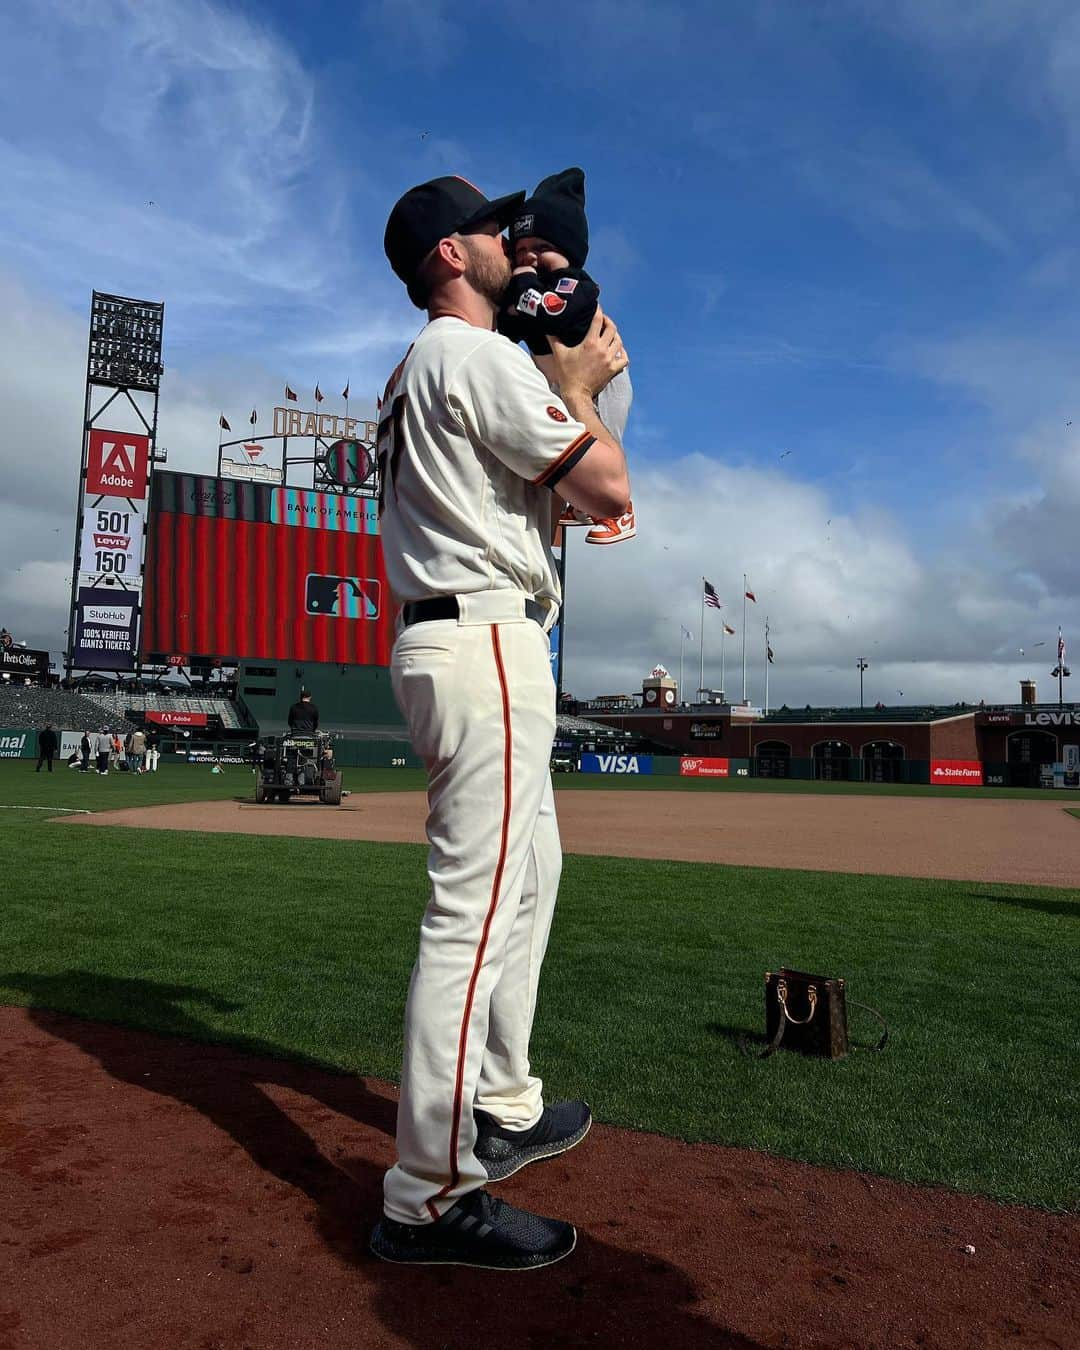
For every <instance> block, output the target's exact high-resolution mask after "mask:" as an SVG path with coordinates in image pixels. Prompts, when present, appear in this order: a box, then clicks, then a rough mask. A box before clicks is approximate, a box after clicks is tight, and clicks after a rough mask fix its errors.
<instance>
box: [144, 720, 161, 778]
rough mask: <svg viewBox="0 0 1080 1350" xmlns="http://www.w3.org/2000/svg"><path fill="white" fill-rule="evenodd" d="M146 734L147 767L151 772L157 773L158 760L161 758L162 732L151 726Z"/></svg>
mask: <svg viewBox="0 0 1080 1350" xmlns="http://www.w3.org/2000/svg"><path fill="white" fill-rule="evenodd" d="M145 735H146V767H147V769H149V771H150V772H151V773H157V766H158V760H159V759H160V758H161V733H160V732H159V731H158V730H157V729H156V728H154V727H151V728H150V730H149V731H147V732H146V733H145Z"/></svg>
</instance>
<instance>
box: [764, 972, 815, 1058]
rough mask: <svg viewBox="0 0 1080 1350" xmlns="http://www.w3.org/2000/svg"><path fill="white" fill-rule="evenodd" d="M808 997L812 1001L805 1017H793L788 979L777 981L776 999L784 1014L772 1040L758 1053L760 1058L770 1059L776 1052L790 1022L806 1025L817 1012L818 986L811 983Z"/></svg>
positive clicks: (796, 1025) (795, 1024)
mask: <svg viewBox="0 0 1080 1350" xmlns="http://www.w3.org/2000/svg"><path fill="white" fill-rule="evenodd" d="M806 997H807V999H808V1000H809V1002H810V1011H809V1012H808V1013H807V1015H806V1016H805V1017H803V1018H799V1017H792V1015H791V1013H789V1012H788V1006H787V980H777V982H776V1001H777V1002H778V1003H779V1004H780V1011H781V1013H782V1014H783V1016H782V1017H781V1018H780V1020H779V1021H778V1022H777V1024H776V1032H775V1034H774V1035H773V1038H772V1040H771V1041H770V1042H769V1044H768V1045H767V1046H766V1047H765V1049H764V1050H762V1051H761V1053H760V1054H759V1055H758V1059H768V1058H769V1056H770V1055H772V1054H775V1053H776V1051H777V1050H778V1049H779V1048H780V1042H781V1041H782V1040H783V1039H784V1028H785V1027H786V1026H787V1024H788V1023H789V1022H790V1023H791V1025H792V1026H795V1027H798V1026H804V1025H805V1024H806V1023H807V1022H809V1021H810V1019H811V1018H812V1017H813V1015H814V1013H815V1012H817V986H816V985H810V986H809V987H808V988H807V991H806Z"/></svg>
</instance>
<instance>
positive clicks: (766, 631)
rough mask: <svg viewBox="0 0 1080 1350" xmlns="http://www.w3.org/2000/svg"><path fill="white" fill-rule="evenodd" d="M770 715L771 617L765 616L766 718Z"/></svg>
mask: <svg viewBox="0 0 1080 1350" xmlns="http://www.w3.org/2000/svg"><path fill="white" fill-rule="evenodd" d="M768 715H769V616H768V615H767V614H766V615H765V716H766V717H768Z"/></svg>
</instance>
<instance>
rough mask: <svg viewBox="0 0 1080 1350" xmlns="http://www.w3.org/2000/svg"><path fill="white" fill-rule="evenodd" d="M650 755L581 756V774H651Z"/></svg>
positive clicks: (651, 758)
mask: <svg viewBox="0 0 1080 1350" xmlns="http://www.w3.org/2000/svg"><path fill="white" fill-rule="evenodd" d="M652 760H653V757H652V755H582V756H581V761H580V771H581V772H582V773H652Z"/></svg>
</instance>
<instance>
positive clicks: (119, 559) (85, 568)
mask: <svg viewBox="0 0 1080 1350" xmlns="http://www.w3.org/2000/svg"><path fill="white" fill-rule="evenodd" d="M142 550H143V517H142V515H141V514H140V512H139V511H137V510H135V509H134V508H133V507H132V504H131V503H130V502H129V501H127V500H126V498H124V497H102V499H101V500H100V501H99V502H98V503H97V505H96V506H93V507H90V506H88V507H87V509H86V513H85V514H84V516H83V527H82V538H81V540H80V543H79V571H80V572H81V573H82V574H83V575H84V576H88V577H95V578H97V577H123V578H124V580H125V581H128V582H137V581H138V580H139V575H140V569H141V567H142Z"/></svg>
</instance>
